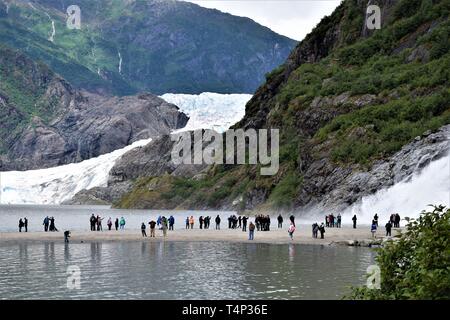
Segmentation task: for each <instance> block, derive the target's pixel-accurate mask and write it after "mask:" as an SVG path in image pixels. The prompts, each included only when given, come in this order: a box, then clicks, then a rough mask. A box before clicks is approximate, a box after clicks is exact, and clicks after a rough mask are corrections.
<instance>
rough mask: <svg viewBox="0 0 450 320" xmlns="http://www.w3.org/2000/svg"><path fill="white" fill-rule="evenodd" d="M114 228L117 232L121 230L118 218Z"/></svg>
mask: <svg viewBox="0 0 450 320" xmlns="http://www.w3.org/2000/svg"><path fill="white" fill-rule="evenodd" d="M114 227H115V228H116V231H117V230H119V218H116V221H114Z"/></svg>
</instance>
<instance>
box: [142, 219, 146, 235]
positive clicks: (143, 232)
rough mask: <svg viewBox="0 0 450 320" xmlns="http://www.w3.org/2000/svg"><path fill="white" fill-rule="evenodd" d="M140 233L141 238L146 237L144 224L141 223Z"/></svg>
mask: <svg viewBox="0 0 450 320" xmlns="http://www.w3.org/2000/svg"><path fill="white" fill-rule="evenodd" d="M141 232H142V236H143V237H146V236H147V232H145V223H143V222H142V225H141Z"/></svg>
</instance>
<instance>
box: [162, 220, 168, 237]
mask: <svg viewBox="0 0 450 320" xmlns="http://www.w3.org/2000/svg"><path fill="white" fill-rule="evenodd" d="M161 227H162V231H163V236H164V237H166V236H167V228H168V223H167V218H166V217H164V216H163V217H162V219H161Z"/></svg>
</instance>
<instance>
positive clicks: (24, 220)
mask: <svg viewBox="0 0 450 320" xmlns="http://www.w3.org/2000/svg"><path fill="white" fill-rule="evenodd" d="M23 226H24V227H25V232H28V219H27V218H26V217H25V218H24V219H23Z"/></svg>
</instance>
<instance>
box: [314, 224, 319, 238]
mask: <svg viewBox="0 0 450 320" xmlns="http://www.w3.org/2000/svg"><path fill="white" fill-rule="evenodd" d="M318 233H319V224H318V223H317V222H315V223H314V224H313V238H315V239H317V235H318Z"/></svg>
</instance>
